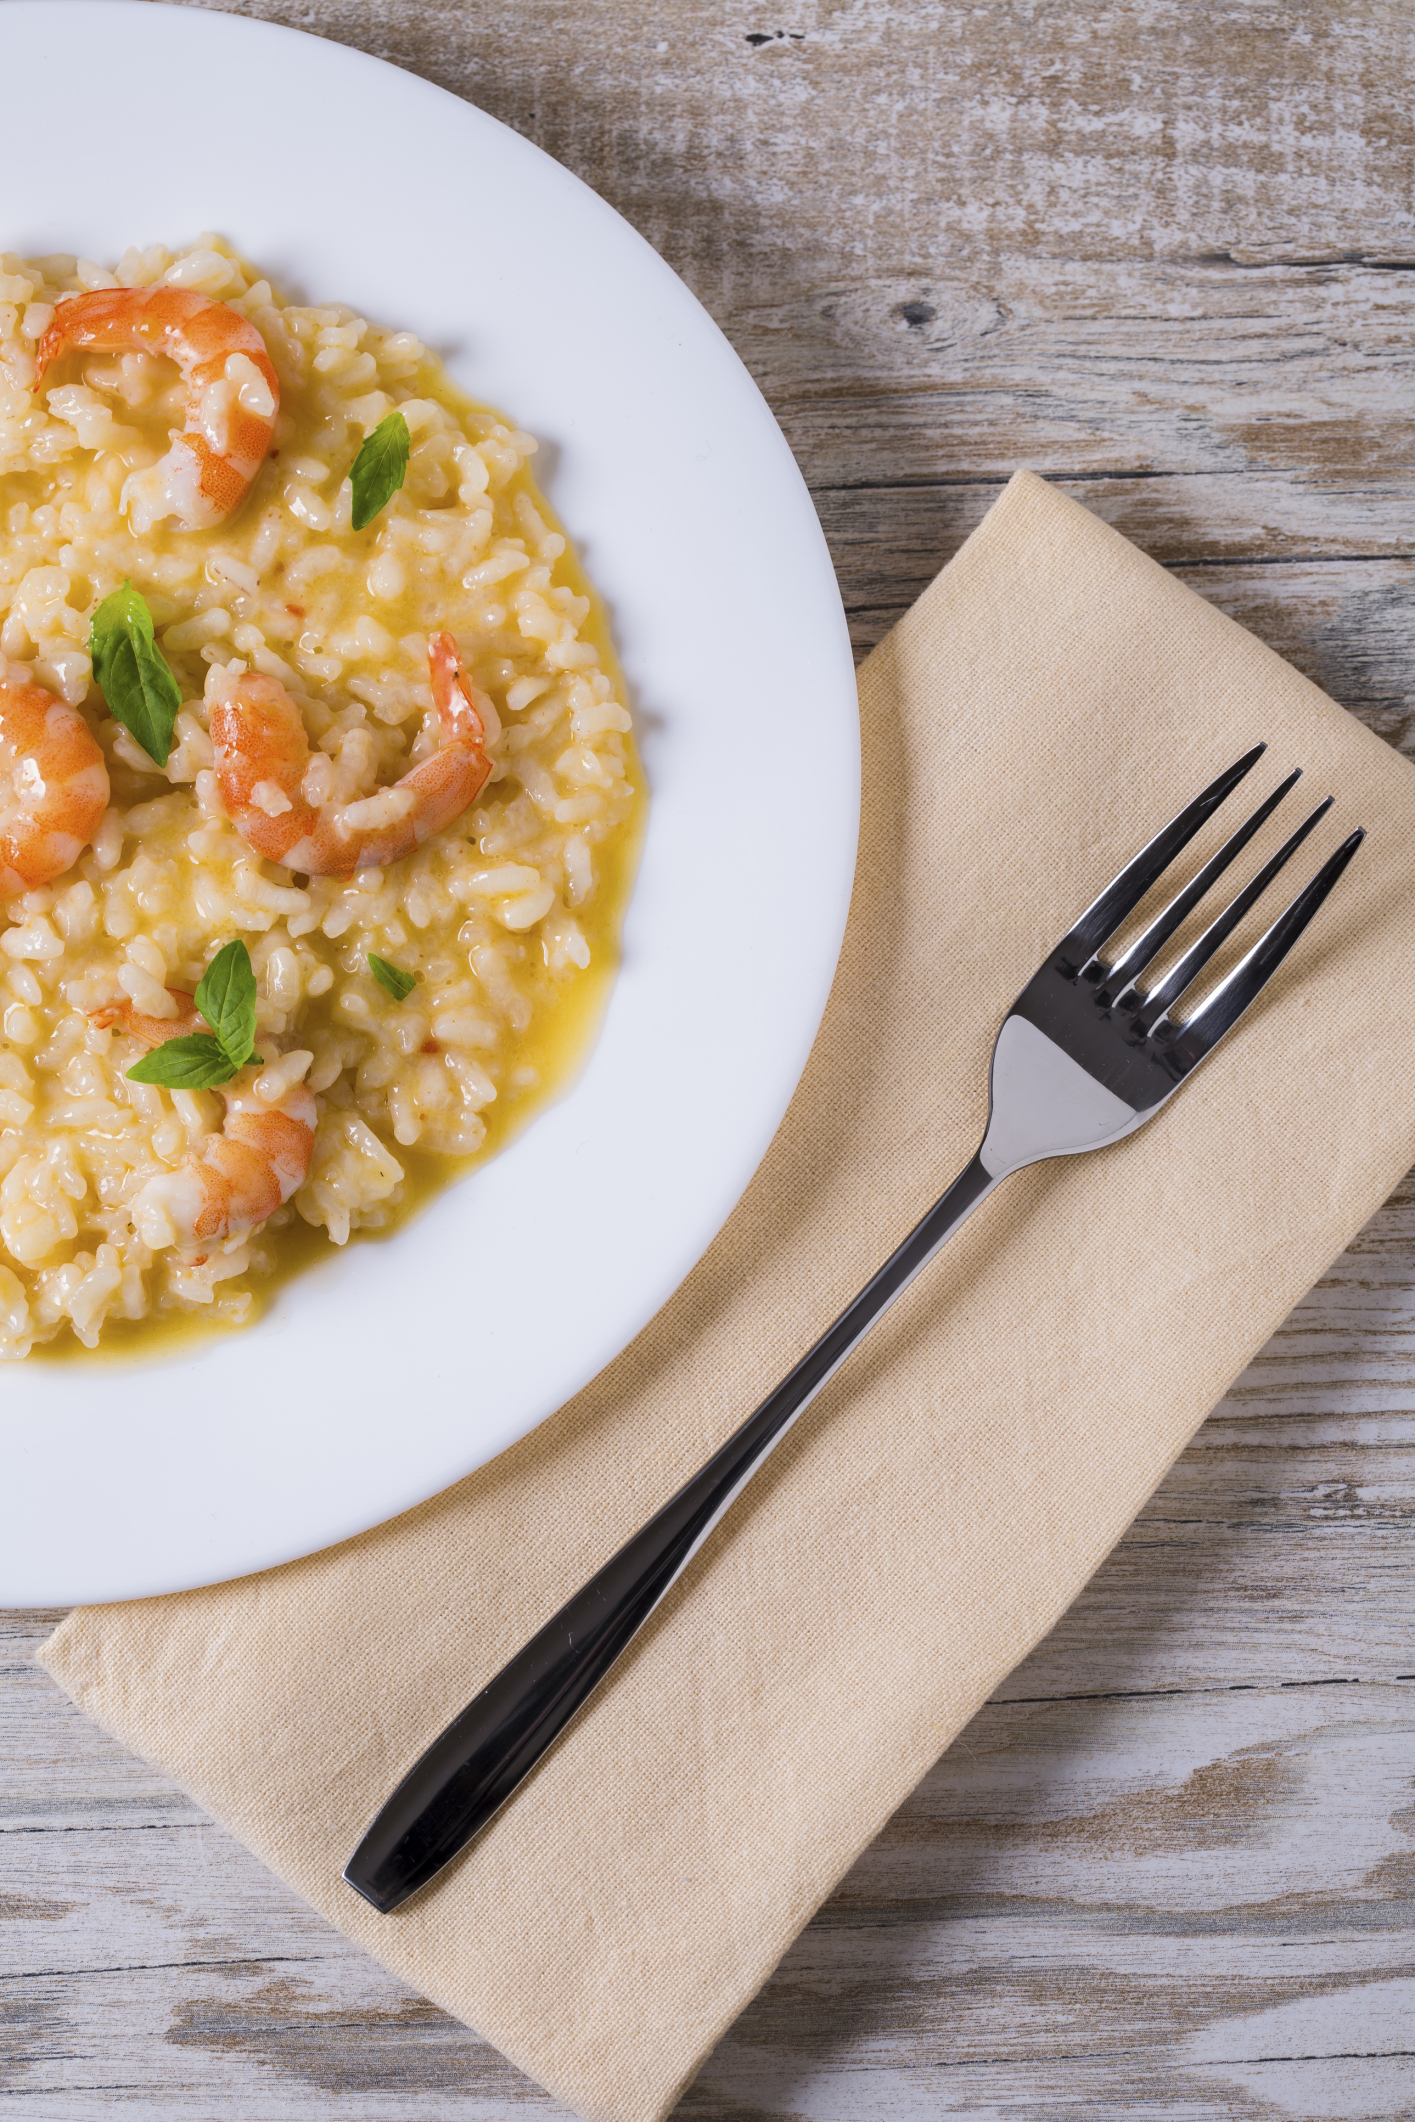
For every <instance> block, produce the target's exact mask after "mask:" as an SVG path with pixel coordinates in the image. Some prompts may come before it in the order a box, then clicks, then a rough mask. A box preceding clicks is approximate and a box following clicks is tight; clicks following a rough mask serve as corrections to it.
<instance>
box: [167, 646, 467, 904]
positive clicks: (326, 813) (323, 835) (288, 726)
mask: <svg viewBox="0 0 1415 2122" xmlns="http://www.w3.org/2000/svg"><path fill="white" fill-rule="evenodd" d="M428 665H429V668H430V671H431V674H432V690H433V699H434V702H435V704H436V707H437V717H438V723H439V725H440V729H441V735H442V742H441V744H440V746H439V747H438V749H437V750H436V751H435V752H434V753H433V754H432V756H431V758H428V759H424V760H423V762H422V764H421V765H420V766H415V767H413V768H412V769H411V770H410V771H409V772H408V773H406V774H404V776H403V778H402V780H401V781H396V782H394V783H393V785H392V786H391V787H390V788H381V789H379V790H378V791H377V792H376V793H375V794H374V795H372V796H367V797H364V798H362V799H361V800H360V801H358V802H356V803H345V804H336V803H324V804H315V803H312V802H311V801H310V800H309V799H308V798H307V797H306V795H305V793H304V790H305V781H306V775H307V772H308V769H309V765H310V747H309V739H308V737H307V736H306V734H305V725H304V720H303V718H302V716H301V714H300V710H299V708H298V707H297V706H296V705H295V702H294V701H293V700H292V699H291V698H290V695H289V694H288V693H287V692H286V690H285V688H284V686H283V685H281V684H279V683H278V682H277V681H276V680H275V679H274V678H265V677H261V676H260V675H258V674H257V673H255V672H247V673H245V674H244V675H243V676H241V677H238V678H236V679H235V680H234V681H227V680H226V677H225V673H224V672H222V671H219V670H218V668H217V667H216V666H214V665H213V670H212V677H211V679H210V680H209V681H208V697H209V698H210V697H212V692H213V690H214V692H215V697H214V698H213V699H212V707H211V715H210V722H211V741H212V745H213V747H214V749H215V752H216V777H217V781H218V783H219V785H220V788H221V796H222V800H223V802H224V803H225V805H226V810H227V814H228V815H229V817H230V819H231V822H232V824H233V825H234V826H235V827H236V830H237V831H238V832H239V833H240V835H241V837H242V839H243V840H245V842H246V844H247V846H249V847H251V848H253V849H254V850H255V852H256V853H257V854H258V855H263V856H264V857H265V859H266V860H267V861H268V862H281V863H283V864H284V865H285V867H286V868H287V869H293V870H299V871H301V872H302V873H303V874H305V875H306V876H346V875H348V873H349V872H350V871H351V870H356V869H369V868H374V867H378V868H382V867H383V866H384V865H385V864H386V863H389V862H397V861H399V860H401V858H402V857H403V856H404V855H410V854H411V853H412V852H413V850H414V849H415V848H417V847H420V846H421V845H422V843H423V841H424V840H426V839H428V838H429V837H430V836H431V835H432V834H433V833H438V832H441V831H442V829H443V827H444V826H448V825H451V824H452V822H453V821H454V819H457V818H460V817H461V815H462V813H463V811H465V810H466V809H467V808H468V806H469V805H470V804H472V803H473V802H474V801H475V800H476V798H477V796H478V795H479V794H480V792H481V790H482V788H483V786H484V784H485V782H486V779H487V776H488V775H489V774H490V772H491V760H490V759H489V758H488V756H487V751H486V724H485V721H484V719H483V715H482V713H481V710H480V709H479V707H478V705H477V700H476V697H475V692H474V688H473V686H472V683H471V680H470V679H469V678H468V676H467V673H466V671H465V670H464V669H463V667H462V663H461V660H460V658H459V657H458V654H457V644H456V642H455V641H454V640H453V638H452V636H451V634H447V633H439V634H434V635H433V637H432V640H431V642H430V644H429V648H428ZM486 705H487V707H488V708H489V707H490V702H489V701H488V702H487V703H486Z"/></svg>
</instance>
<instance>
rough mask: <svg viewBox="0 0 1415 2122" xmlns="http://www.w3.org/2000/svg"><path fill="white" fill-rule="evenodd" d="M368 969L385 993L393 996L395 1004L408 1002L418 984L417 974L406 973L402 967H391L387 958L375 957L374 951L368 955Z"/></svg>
mask: <svg viewBox="0 0 1415 2122" xmlns="http://www.w3.org/2000/svg"><path fill="white" fill-rule="evenodd" d="M368 969H369V971H370V972H371V973H372V974H373V977H374V979H375V980H376V981H377V982H378V984H379V986H380V987H381V988H382V989H383V991H384V993H385V994H386V995H391V996H392V997H393V1000H394V1001H395V1002H406V1001H407V999H408V997H409V995H410V994H411V993H412V992H413V989H414V988H415V987H416V986H417V984H418V975H417V974H416V973H405V972H404V971H403V970H402V969H401V967H399V966H396V965H390V964H389V962H388V960H387V959H386V958H378V957H375V956H374V953H373V952H372V951H370V952H369V954H368Z"/></svg>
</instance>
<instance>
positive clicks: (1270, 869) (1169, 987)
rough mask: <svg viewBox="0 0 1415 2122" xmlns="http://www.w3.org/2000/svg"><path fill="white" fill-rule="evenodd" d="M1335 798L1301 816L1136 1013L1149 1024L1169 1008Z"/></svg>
mask: <svg viewBox="0 0 1415 2122" xmlns="http://www.w3.org/2000/svg"><path fill="white" fill-rule="evenodd" d="M1333 801H1334V798H1333V797H1331V796H1327V797H1325V798H1324V799H1323V801H1322V802H1320V803H1319V804H1318V805H1317V807H1316V809H1315V810H1314V811H1313V812H1312V813H1311V815H1310V817H1307V818H1304V819H1303V821H1302V823H1301V824H1300V825H1299V826H1298V828H1297V830H1296V832H1295V833H1293V834H1291V836H1290V837H1289V838H1288V839H1286V840H1284V841H1283V843H1282V846H1281V847H1280V848H1279V849H1278V851H1277V853H1276V854H1275V855H1272V856H1270V857H1269V859H1268V860H1267V861H1266V862H1265V863H1264V864H1263V866H1262V868H1261V869H1260V870H1259V871H1258V873H1257V875H1256V876H1255V877H1251V878H1250V879H1249V881H1248V882H1247V883H1246V884H1245V885H1244V887H1243V889H1242V891H1241V892H1239V894H1238V896H1237V898H1236V899H1235V900H1234V901H1233V904H1232V905H1231V906H1226V907H1225V908H1224V910H1223V912H1222V913H1221V914H1220V915H1219V916H1218V919H1217V920H1216V921H1212V922H1211V923H1210V924H1209V926H1208V927H1207V928H1206V929H1205V930H1204V933H1203V935H1202V936H1200V937H1199V938H1198V940H1197V942H1195V944H1194V945H1193V947H1192V948H1191V949H1190V950H1187V951H1186V952H1185V953H1184V956H1183V957H1182V958H1181V959H1180V961H1179V963H1178V965H1176V966H1175V968H1174V970H1173V972H1171V973H1170V975H1169V977H1168V978H1167V979H1165V980H1162V981H1161V982H1160V983H1159V985H1158V986H1157V987H1152V988H1151V989H1150V992H1149V993H1148V994H1147V995H1146V996H1145V997H1144V1000H1143V1001H1142V1002H1141V1003H1140V1006H1139V1012H1138V1015H1139V1016H1140V1017H1141V1018H1148V1019H1149V1022H1150V1023H1151V1025H1154V1024H1158V1022H1159V1020H1160V1018H1161V1017H1162V1016H1163V1015H1164V1013H1165V1011H1166V1010H1168V1009H1170V1008H1172V1007H1173V1005H1174V1004H1175V1003H1176V1002H1177V1001H1178V1000H1179V997H1180V996H1181V995H1182V994H1183V993H1184V990H1185V988H1186V987H1188V986H1190V985H1191V983H1192V982H1193V981H1194V979H1195V978H1196V976H1197V975H1198V974H1199V973H1201V972H1202V971H1203V969H1204V967H1205V966H1206V965H1207V964H1208V962H1209V960H1210V958H1212V956H1213V955H1214V952H1215V951H1216V950H1218V949H1219V948H1220V947H1221V945H1223V944H1224V943H1226V942H1227V941H1228V938H1229V937H1230V936H1231V935H1232V934H1233V931H1234V930H1235V929H1236V928H1237V926H1238V924H1239V922H1240V921H1241V920H1242V919H1243V917H1244V915H1245V914H1246V913H1247V912H1248V911H1249V909H1250V908H1251V907H1254V906H1256V905H1257V903H1258V901H1259V900H1260V899H1261V898H1262V896H1263V893H1264V892H1265V891H1266V890H1267V888H1268V886H1269V885H1270V884H1271V883H1272V881H1273V878H1274V877H1275V876H1276V875H1277V873H1278V871H1279V870H1280V869H1281V868H1282V866H1283V864H1284V863H1285V862H1287V861H1288V860H1289V859H1290V857H1291V856H1293V855H1295V854H1296V852H1297V850H1298V848H1299V847H1300V846H1301V845H1302V842H1303V841H1304V840H1305V839H1306V837H1307V835H1308V833H1310V832H1311V830H1312V828H1313V826H1314V825H1316V824H1317V823H1318V822H1319V821H1320V820H1321V819H1323V818H1325V816H1326V814H1327V812H1328V811H1329V810H1330V809H1331V807H1332V803H1333Z"/></svg>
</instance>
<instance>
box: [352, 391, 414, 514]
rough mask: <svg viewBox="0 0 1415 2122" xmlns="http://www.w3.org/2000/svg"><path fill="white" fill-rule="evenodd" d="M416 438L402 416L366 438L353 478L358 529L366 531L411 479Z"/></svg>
mask: <svg viewBox="0 0 1415 2122" xmlns="http://www.w3.org/2000/svg"><path fill="white" fill-rule="evenodd" d="M412 446H413V438H412V436H411V435H410V434H409V433H408V423H407V421H406V420H405V419H404V418H403V415H402V414H401V413H389V415H388V417H387V418H386V419H384V420H380V421H379V423H378V426H377V427H376V428H375V429H374V431H373V433H372V434H371V435H365V436H364V439H363V444H362V446H361V448H360V450H359V454H358V456H357V457H355V459H354V468H353V470H352V471H351V472H350V474H349V478H350V480H351V482H352V484H353V488H354V529H355V530H363V529H364V528H365V526H366V525H367V524H370V523H372V521H373V519H374V517H375V516H376V515H377V514H378V512H379V510H380V509H381V508H383V507H385V506H386V505H387V503H388V502H390V501H391V500H392V499H393V496H394V495H395V494H396V493H397V491H398V489H399V487H400V486H401V485H402V484H403V481H404V480H405V479H406V478H407V476H408V452H409V451H410V450H411V448H412Z"/></svg>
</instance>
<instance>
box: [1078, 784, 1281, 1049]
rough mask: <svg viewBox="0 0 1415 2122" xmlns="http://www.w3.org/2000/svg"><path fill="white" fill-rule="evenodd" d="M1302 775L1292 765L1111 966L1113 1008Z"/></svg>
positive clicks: (1108, 984) (1107, 978) (1109, 985)
mask: <svg viewBox="0 0 1415 2122" xmlns="http://www.w3.org/2000/svg"><path fill="white" fill-rule="evenodd" d="M1301 778H1302V769H1301V767H1300V766H1297V767H1294V768H1293V770H1292V772H1291V773H1290V774H1289V775H1288V777H1287V779H1286V780H1285V781H1284V782H1282V783H1281V784H1280V786H1279V787H1277V788H1275V789H1274V790H1273V792H1272V794H1271V795H1270V796H1268V797H1266V798H1265V799H1264V801H1263V802H1261V803H1260V804H1259V805H1258V808H1257V809H1256V810H1255V811H1254V812H1253V815H1252V816H1251V817H1250V818H1247V819H1245V820H1244V822H1243V824H1242V825H1240V826H1239V828H1238V830H1237V832H1236V833H1235V834H1234V835H1233V837H1232V839H1230V840H1225V842H1224V844H1223V846H1222V847H1221V848H1220V849H1219V851H1218V853H1217V854H1216V855H1213V856H1211V857H1210V859H1209V860H1208V861H1207V862H1206V863H1205V864H1204V866H1203V868H1202V869H1201V870H1200V871H1199V874H1198V875H1197V877H1193V878H1191V879H1190V881H1189V882H1188V884H1186V885H1185V887H1184V889H1183V891H1181V892H1178V893H1176V895H1175V896H1174V898H1173V899H1171V900H1170V902H1169V905H1168V906H1167V907H1165V909H1164V911H1163V912H1162V913H1160V914H1158V915H1156V917H1155V919H1154V920H1153V921H1152V922H1151V923H1150V925H1149V927H1148V928H1147V929H1146V930H1145V933H1144V935H1143V936H1141V937H1140V939H1139V941H1138V942H1137V943H1135V944H1133V945H1132V946H1131V948H1130V949H1129V950H1128V951H1127V952H1126V953H1125V956H1124V957H1123V958H1121V959H1120V960H1118V962H1117V963H1116V964H1114V965H1112V966H1111V968H1110V970H1109V971H1108V972H1107V974H1106V976H1105V981H1104V983H1103V984H1104V986H1105V989H1106V991H1107V993H1108V994H1109V995H1110V997H1111V1006H1112V1008H1114V1007H1116V1006H1117V1005H1119V1004H1120V1003H1121V1002H1122V1000H1123V998H1124V996H1125V994H1126V992H1127V991H1128V990H1129V989H1131V988H1133V987H1134V985H1135V982H1136V980H1137V979H1138V978H1139V976H1140V974H1141V973H1142V972H1143V971H1144V969H1145V967H1146V966H1147V965H1148V964H1149V963H1150V961H1151V959H1152V958H1155V957H1157V956H1158V955H1159V953H1160V951H1162V950H1163V949H1164V946H1165V944H1166V943H1168V941H1169V939H1170V937H1171V936H1172V935H1173V934H1174V932H1175V930H1176V929H1177V928H1178V927H1179V926H1180V925H1181V923H1182V922H1184V921H1186V920H1187V919H1188V917H1189V915H1190V914H1191V913H1192V912H1193V911H1194V908H1195V907H1196V906H1197V905H1198V904H1199V901H1200V900H1201V899H1205V898H1207V897H1208V894H1209V892H1210V891H1211V890H1212V888H1213V886H1214V885H1215V884H1216V883H1217V882H1218V880H1219V878H1220V877H1221V876H1222V875H1223V873H1224V871H1225V870H1226V869H1227V868H1228V865H1229V864H1230V862H1233V861H1235V860H1236V859H1237V857H1238V856H1239V855H1241V854H1242V852H1243V850H1244V848H1245V847H1246V846H1247V845H1248V842H1249V841H1250V840H1251V839H1252V838H1253V836H1254V834H1255V833H1256V832H1258V831H1259V830H1260V828H1261V827H1262V826H1264V825H1266V823H1267V821H1268V819H1269V818H1270V817H1271V816H1272V814H1273V812H1274V811H1275V810H1276V809H1277V807H1278V805H1279V803H1281V801H1282V799H1283V797H1284V796H1285V795H1286V794H1287V793H1288V791H1289V789H1292V788H1295V787H1296V785H1297V783H1298V782H1299V781H1300V780H1301Z"/></svg>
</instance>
